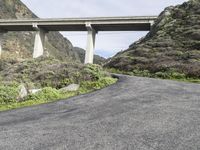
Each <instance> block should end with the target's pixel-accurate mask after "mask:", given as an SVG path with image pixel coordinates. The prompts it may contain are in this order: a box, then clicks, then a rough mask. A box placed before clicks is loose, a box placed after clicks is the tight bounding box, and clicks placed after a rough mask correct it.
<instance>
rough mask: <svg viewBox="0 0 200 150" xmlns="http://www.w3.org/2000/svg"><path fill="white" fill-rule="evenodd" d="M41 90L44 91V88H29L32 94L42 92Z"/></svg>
mask: <svg viewBox="0 0 200 150" xmlns="http://www.w3.org/2000/svg"><path fill="white" fill-rule="evenodd" d="M40 91H42V89H30V90H29V93H30V94H36V93H38V92H40Z"/></svg>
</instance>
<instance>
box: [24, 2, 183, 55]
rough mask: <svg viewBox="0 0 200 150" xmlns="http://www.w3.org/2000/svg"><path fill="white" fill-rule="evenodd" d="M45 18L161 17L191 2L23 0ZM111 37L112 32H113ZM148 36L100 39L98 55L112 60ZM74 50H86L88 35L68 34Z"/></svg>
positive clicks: (100, 35) (105, 37)
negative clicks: (166, 9) (112, 57)
mask: <svg viewBox="0 0 200 150" xmlns="http://www.w3.org/2000/svg"><path fill="white" fill-rule="evenodd" d="M22 1H23V2H24V3H25V4H26V5H27V6H28V7H29V8H30V9H31V10H32V11H33V12H34V13H35V14H36V15H37V16H39V17H41V18H69V17H95V16H138V15H158V14H159V13H160V12H161V11H162V10H163V9H164V8H165V7H167V6H170V5H176V4H181V3H183V2H184V1H187V0H167V1H165V0H151V1H150V0H138V1H133V0H73V1H72V0H22ZM109 33H110V32H109ZM145 34H146V33H145V32H130V33H128V34H127V33H122V32H120V33H118V34H107V35H106V34H104V33H101V32H100V33H99V35H97V40H96V41H97V42H96V52H97V53H98V54H101V55H103V56H106V57H107V56H111V55H113V54H114V53H116V52H117V51H120V50H121V49H126V48H127V47H128V46H129V45H130V44H131V43H133V42H134V41H136V40H137V39H139V38H141V37H142V36H144V35H145ZM64 35H68V36H66V37H67V38H68V39H69V40H70V41H71V42H72V43H73V45H74V46H79V47H82V48H85V47H86V38H87V36H86V33H72V32H64Z"/></svg>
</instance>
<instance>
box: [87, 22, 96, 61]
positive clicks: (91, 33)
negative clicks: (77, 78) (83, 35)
mask: <svg viewBox="0 0 200 150" xmlns="http://www.w3.org/2000/svg"><path fill="white" fill-rule="evenodd" d="M86 28H87V30H88V35H87V47H86V52H85V64H88V63H89V64H93V59H94V48H95V37H96V31H95V30H94V29H93V28H92V26H91V24H86Z"/></svg>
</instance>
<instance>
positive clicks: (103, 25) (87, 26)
mask: <svg viewBox="0 0 200 150" xmlns="http://www.w3.org/2000/svg"><path fill="white" fill-rule="evenodd" d="M156 18H157V16H128V17H95V18H63V19H23V20H5V19H1V20H0V54H1V52H2V36H3V34H5V33H6V32H10V31H35V32H36V35H35V44H34V51H33V58H37V57H39V56H41V55H43V52H44V42H45V34H46V33H47V32H49V31H87V32H88V37H87V47H86V54H85V63H93V55H94V47H95V36H96V34H97V33H98V32H99V31H149V30H150V29H151V26H152V25H153V23H154V21H155V20H156Z"/></svg>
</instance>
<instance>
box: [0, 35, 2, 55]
mask: <svg viewBox="0 0 200 150" xmlns="http://www.w3.org/2000/svg"><path fill="white" fill-rule="evenodd" d="M2 41H3V33H0V58H1V54H2Z"/></svg>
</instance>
